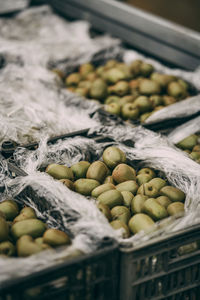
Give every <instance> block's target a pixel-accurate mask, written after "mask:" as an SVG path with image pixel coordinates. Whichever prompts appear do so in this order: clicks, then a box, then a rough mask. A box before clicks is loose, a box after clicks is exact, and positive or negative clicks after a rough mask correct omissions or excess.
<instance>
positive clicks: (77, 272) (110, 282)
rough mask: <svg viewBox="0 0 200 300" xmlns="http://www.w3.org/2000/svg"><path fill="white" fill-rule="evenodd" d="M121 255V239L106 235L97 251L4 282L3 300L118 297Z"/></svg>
mask: <svg viewBox="0 0 200 300" xmlns="http://www.w3.org/2000/svg"><path fill="white" fill-rule="evenodd" d="M118 258H119V251H118V245H117V243H116V242H114V241H113V240H111V239H109V238H105V239H104V241H102V245H101V249H100V250H98V251H96V252H95V253H93V254H90V255H83V256H82V257H79V258H75V259H71V260H69V261H66V262H64V263H58V264H57V265H56V266H54V267H50V268H46V269H45V270H42V271H40V272H35V273H33V274H32V275H29V276H26V277H23V278H19V279H15V280H9V281H7V282H5V283H3V284H0V300H8V299H9V300H18V299H19V300H27V299H37V300H39V299H41V300H43V299H46V300H47V299H48V300H49V299H53V298H54V297H55V298H56V299H59V300H94V299H97V300H107V299H111V300H116V299H117V297H118V282H117V280H118V270H119V265H118V262H119V260H118Z"/></svg>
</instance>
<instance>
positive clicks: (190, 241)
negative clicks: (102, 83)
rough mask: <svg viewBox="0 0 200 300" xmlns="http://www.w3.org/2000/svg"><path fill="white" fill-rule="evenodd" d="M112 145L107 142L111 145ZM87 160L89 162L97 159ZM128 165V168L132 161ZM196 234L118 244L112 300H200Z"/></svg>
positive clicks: (186, 232)
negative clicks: (117, 266) (116, 292)
mask: <svg viewBox="0 0 200 300" xmlns="http://www.w3.org/2000/svg"><path fill="white" fill-rule="evenodd" d="M98 141H99V142H104V138H102V137H99V140H98ZM113 143H114V141H110V142H109V144H110V145H113ZM90 156H91V161H92V160H93V159H96V157H93V156H92V155H90ZM128 163H130V164H131V161H128ZM138 163H139V164H141V161H136V162H135V164H136V166H137V164H138ZM16 169H18V168H16ZM41 171H42V170H41ZM199 233H200V224H198V225H194V226H190V227H189V228H187V229H184V230H180V231H177V232H175V233H169V234H166V235H165V236H164V237H163V236H162V237H156V238H153V239H152V240H149V241H148V242H143V243H141V246H135V247H133V246H132V245H131V243H129V242H128V241H127V242H125V243H123V244H121V245H120V247H119V250H120V251H119V252H120V254H119V255H120V258H119V259H120V263H119V264H120V270H118V283H119V289H120V290H119V295H118V297H119V298H118V297H116V298H115V299H119V300H161V299H162V300H164V299H165V300H199V293H200V237H199ZM196 242H197V243H196ZM185 246H186V247H185ZM80 299H81V298H80ZM94 299H96V298H94ZM106 299H107V298H106ZM108 299H112V298H108Z"/></svg>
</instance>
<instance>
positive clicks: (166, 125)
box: [48, 47, 200, 132]
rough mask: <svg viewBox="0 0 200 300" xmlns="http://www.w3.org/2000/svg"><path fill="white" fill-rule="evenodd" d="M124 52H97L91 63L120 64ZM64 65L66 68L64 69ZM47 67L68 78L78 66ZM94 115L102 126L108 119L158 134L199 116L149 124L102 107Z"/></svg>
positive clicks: (55, 64)
mask: <svg viewBox="0 0 200 300" xmlns="http://www.w3.org/2000/svg"><path fill="white" fill-rule="evenodd" d="M125 50H126V49H125V48H122V47H121V50H120V49H119V51H118V52H116V53H115V54H113V55H112V50H111V52H110V55H109V49H107V50H106V51H102V52H99V53H97V55H96V56H94V57H93V58H92V59H91V63H92V64H93V65H94V66H95V67H99V66H102V65H104V64H105V63H106V62H107V61H108V60H109V59H116V60H118V61H121V62H122V58H123V53H124V51H125ZM106 53H107V55H106ZM104 56H105V57H104ZM65 65H66V66H67V67H65ZM48 67H49V69H51V70H53V69H61V70H62V72H63V73H64V74H65V76H68V75H70V74H71V73H73V72H77V71H78V69H79V67H80V65H79V64H77V63H76V60H73V61H69V60H66V61H57V62H50V63H49V65H48ZM188 85H189V90H190V94H191V96H195V95H197V94H198V91H197V89H196V88H195V87H194V86H193V85H192V84H191V83H189V82H188ZM63 87H64V83H63ZM86 99H87V97H86ZM83 101H84V100H83ZM88 101H90V100H89V99H88ZM99 103H100V102H99ZM94 113H95V112H94ZM94 113H93V114H94ZM96 113H97V114H98V116H99V119H100V122H101V123H102V124H103V125H105V120H106V119H107V121H106V122H107V123H108V124H109V119H110V120H112V121H114V122H115V123H116V125H117V124H123V123H129V124H131V125H133V126H138V125H142V126H143V127H145V128H147V129H150V130H153V131H160V132H165V131H166V132H168V131H169V130H170V129H172V128H174V127H176V126H178V125H181V124H183V123H185V122H187V121H189V120H191V119H193V118H194V117H197V116H199V115H200V110H199V111H198V112H197V113H195V114H192V115H189V116H184V117H176V118H170V119H166V120H164V121H161V122H160V121H159V122H157V121H155V122H152V123H150V124H146V123H140V121H139V120H136V121H133V120H128V121H123V119H122V118H121V117H119V116H117V115H112V114H110V113H108V112H106V111H105V110H104V109H103V107H100V108H99V109H98V110H97V111H96ZM91 117H92V115H91Z"/></svg>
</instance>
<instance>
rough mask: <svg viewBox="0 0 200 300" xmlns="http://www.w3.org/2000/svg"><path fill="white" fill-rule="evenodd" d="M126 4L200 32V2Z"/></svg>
mask: <svg viewBox="0 0 200 300" xmlns="http://www.w3.org/2000/svg"><path fill="white" fill-rule="evenodd" d="M124 3H127V4H130V5H134V6H136V7H138V8H142V9H144V10H146V11H148V12H151V13H154V14H156V15H158V16H161V17H164V18H167V19H169V20H171V21H173V22H176V23H178V24H181V25H184V26H186V27H189V28H191V29H194V30H196V31H199V32H200V0H124Z"/></svg>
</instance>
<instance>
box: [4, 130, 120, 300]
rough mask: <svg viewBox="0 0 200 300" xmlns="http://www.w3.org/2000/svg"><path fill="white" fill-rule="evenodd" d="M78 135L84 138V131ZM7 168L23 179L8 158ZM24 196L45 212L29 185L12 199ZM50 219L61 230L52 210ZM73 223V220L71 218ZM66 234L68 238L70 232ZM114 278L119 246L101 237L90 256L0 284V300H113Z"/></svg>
mask: <svg viewBox="0 0 200 300" xmlns="http://www.w3.org/2000/svg"><path fill="white" fill-rule="evenodd" d="M82 134H83V135H84V134H85V131H83V132H82ZM74 135H77V132H76V133H72V134H67V136H70V137H72V136H74ZM64 137H66V136H65V135H63V136H59V137H55V138H52V139H51V140H50V141H49V142H50V143H53V142H55V141H56V140H58V139H61V138H62V139H63V138H64ZM97 139H98V138H97ZM37 146H38V145H37V143H36V144H28V145H26V147H27V148H29V149H34V148H35V147H37ZM13 149H14V148H13ZM7 165H8V170H9V172H10V174H11V175H12V178H15V177H17V176H27V174H26V173H25V172H24V171H23V170H21V169H20V168H18V167H17V166H16V165H15V164H14V161H13V160H12V159H11V158H10V159H8V160H7ZM25 197H30V198H31V199H33V200H34V201H36V202H37V203H38V206H39V208H40V211H41V212H43V211H45V209H46V200H45V199H43V198H42V197H40V196H38V195H37V194H36V192H35V191H34V190H33V189H32V188H31V187H30V186H28V187H26V188H25V189H24V190H23V191H22V192H20V194H18V195H17V196H16V200H19V199H24V198H25ZM73 215H74V214H73ZM51 216H52V217H54V218H55V219H56V220H59V224H60V227H61V228H60V229H62V230H63V229H64V227H63V224H62V220H61V218H60V216H59V214H56V215H55V211H54V210H53V209H52V210H51ZM68 217H71V215H70V216H68ZM78 217H79V215H78V213H77V218H78ZM74 218H76V217H74ZM73 221H75V220H74V219H73ZM65 231H66V230H65ZM68 234H69V235H70V232H69V233H68ZM118 278H119V245H118V243H117V242H116V241H115V240H113V239H111V238H109V237H105V238H104V239H103V240H102V241H99V245H98V247H97V250H96V251H95V252H94V253H91V254H83V255H81V256H79V257H77V258H72V259H67V260H66V261H64V262H62V263H60V262H58V264H57V265H55V266H53V267H52V266H51V267H46V268H45V269H43V270H42V271H39V272H38V271H37V272H34V270H33V273H32V274H31V275H28V276H25V277H20V278H16V279H10V280H7V281H4V282H3V283H0V300H17V299H19V300H26V299H37V300H39V299H41V300H43V299H46V300H47V299H52V298H53V297H56V299H59V300H93V299H97V300H107V299H111V300H116V299H117V297H118Z"/></svg>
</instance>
